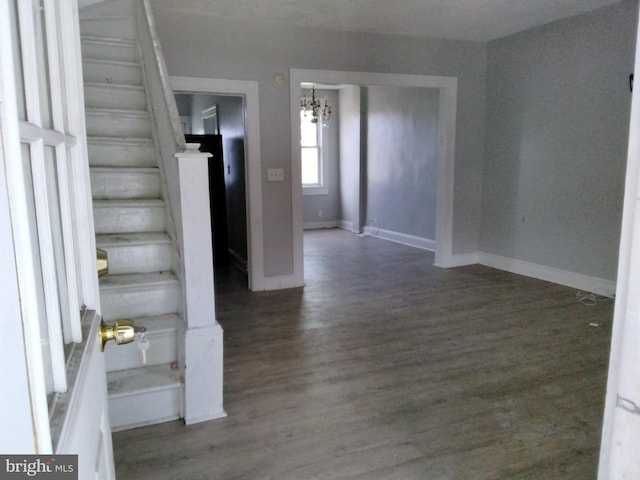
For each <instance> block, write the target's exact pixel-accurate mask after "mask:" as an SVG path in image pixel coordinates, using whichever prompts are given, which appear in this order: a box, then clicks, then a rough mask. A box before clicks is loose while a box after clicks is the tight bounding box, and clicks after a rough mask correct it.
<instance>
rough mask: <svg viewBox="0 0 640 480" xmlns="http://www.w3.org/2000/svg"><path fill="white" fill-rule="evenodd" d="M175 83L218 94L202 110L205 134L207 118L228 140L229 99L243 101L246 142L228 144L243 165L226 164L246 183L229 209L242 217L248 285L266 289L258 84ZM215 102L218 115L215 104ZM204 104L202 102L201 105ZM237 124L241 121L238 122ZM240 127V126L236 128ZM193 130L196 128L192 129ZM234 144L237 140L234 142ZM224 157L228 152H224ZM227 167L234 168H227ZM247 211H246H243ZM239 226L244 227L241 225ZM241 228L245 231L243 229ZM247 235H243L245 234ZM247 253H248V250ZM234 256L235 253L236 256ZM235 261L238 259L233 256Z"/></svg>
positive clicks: (188, 90)
mask: <svg viewBox="0 0 640 480" xmlns="http://www.w3.org/2000/svg"><path fill="white" fill-rule="evenodd" d="M171 84H172V87H173V90H174V92H176V93H177V94H185V95H199V96H202V98H205V97H212V96H213V97H216V100H215V102H214V103H213V104H208V105H206V106H205V107H204V108H202V109H201V110H200V112H201V113H202V111H207V110H208V112H209V116H208V117H206V118H204V119H203V123H202V130H201V133H205V132H204V130H205V121H207V120H208V122H206V123H207V124H208V125H210V127H209V128H211V129H213V131H215V129H216V128H218V133H221V134H222V137H223V139H224V137H225V134H224V128H225V127H224V126H223V123H224V122H225V120H224V113H223V106H224V105H225V103H226V102H236V103H237V102H240V103H241V108H240V109H239V110H236V116H240V117H241V118H242V122H243V126H242V132H243V133H244V136H243V137H242V141H241V142H240V141H236V142H235V146H234V145H231V146H229V147H228V149H229V151H236V153H237V152H240V154H239V155H238V158H243V160H244V161H243V163H242V167H241V166H240V165H239V164H238V165H236V166H235V167H234V166H233V165H227V164H226V163H225V172H224V173H225V175H226V176H229V172H230V174H231V175H237V176H238V178H237V179H236V180H237V182H238V184H242V186H243V190H236V191H235V193H237V192H238V191H241V192H243V193H242V194H241V195H240V196H241V197H242V198H241V199H240V200H238V197H237V196H236V197H234V199H233V203H231V205H229V202H231V199H229V197H227V198H228V199H229V202H228V204H227V211H228V212H230V211H231V210H230V209H231V208H233V218H236V219H238V218H239V219H241V221H238V222H236V223H234V227H233V228H235V229H236V233H235V234H238V236H239V237H243V238H244V239H245V241H244V242H245V243H244V251H242V250H241V252H242V253H243V254H244V255H240V256H241V257H242V256H244V257H245V259H246V267H245V268H246V271H247V285H248V288H249V289H250V290H252V291H259V290H264V284H265V280H264V256H263V245H262V238H263V234H262V224H261V220H260V215H261V212H262V185H261V178H260V149H259V146H260V132H259V99H258V83H257V82H249V81H231V80H219V79H205V78H191V77H172V78H171ZM213 105H215V106H216V109H214V110H215V115H212V113H213V111H212V110H211V107H212V106H213ZM201 106H202V105H201ZM238 111H240V114H238V113H237V112H238ZM236 125H237V122H236ZM236 129H237V127H236ZM191 133H192V134H194V133H196V131H194V130H193V129H191ZM227 136H229V138H230V139H231V138H234V137H237V138H240V135H236V134H232V135H227ZM231 143H233V142H231ZM224 150H225V148H224V145H223V156H224V155H226V152H224ZM227 167H230V168H229V170H227ZM242 212H244V214H242ZM238 225H240V227H239V228H238ZM238 230H242V232H239V231H238ZM242 234H243V235H242ZM245 252H246V253H245ZM232 256H233V255H232ZM231 261H234V259H232V260H231Z"/></svg>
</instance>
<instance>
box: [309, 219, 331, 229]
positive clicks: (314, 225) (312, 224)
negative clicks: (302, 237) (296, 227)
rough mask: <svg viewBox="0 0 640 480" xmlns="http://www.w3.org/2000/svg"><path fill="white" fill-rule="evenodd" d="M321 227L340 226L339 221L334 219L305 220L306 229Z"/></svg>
mask: <svg viewBox="0 0 640 480" xmlns="http://www.w3.org/2000/svg"><path fill="white" fill-rule="evenodd" d="M320 228H338V221H337V220H332V221H328V222H304V229H305V230H318V229H320Z"/></svg>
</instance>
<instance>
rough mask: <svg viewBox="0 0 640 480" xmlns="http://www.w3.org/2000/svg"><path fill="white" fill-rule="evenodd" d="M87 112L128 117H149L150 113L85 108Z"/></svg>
mask: <svg viewBox="0 0 640 480" xmlns="http://www.w3.org/2000/svg"><path fill="white" fill-rule="evenodd" d="M85 112H86V113H87V114H93V115H114V114H115V115H124V116H127V117H149V112H148V111H146V110H139V109H137V108H132V109H128V108H107V107H89V106H85Z"/></svg>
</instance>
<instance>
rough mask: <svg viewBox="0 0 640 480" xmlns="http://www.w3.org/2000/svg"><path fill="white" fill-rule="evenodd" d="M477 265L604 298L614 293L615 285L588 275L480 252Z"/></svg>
mask: <svg viewBox="0 0 640 480" xmlns="http://www.w3.org/2000/svg"><path fill="white" fill-rule="evenodd" d="M478 263H480V264H481V265H485V266H487V267H492V268H497V269H499V270H504V271H507V272H511V273H516V274H518V275H525V276H527V277H531V278H537V279H539V280H545V281H547V282H552V283H557V284H559V285H564V286H566V287H571V288H575V289H577V290H584V291H586V292H591V293H595V294H598V295H603V296H605V297H613V296H614V295H615V291H616V283H615V282H612V281H610V280H605V279H602V278H597V277H590V276H588V275H582V274H580V273H575V272H569V271H566V270H560V269H559V268H554V267H549V266H547V265H540V264H537V263H531V262H526V261H524V260H518V259H515V258H508V257H501V256H499V255H493V254H490V253H482V252H481V253H478Z"/></svg>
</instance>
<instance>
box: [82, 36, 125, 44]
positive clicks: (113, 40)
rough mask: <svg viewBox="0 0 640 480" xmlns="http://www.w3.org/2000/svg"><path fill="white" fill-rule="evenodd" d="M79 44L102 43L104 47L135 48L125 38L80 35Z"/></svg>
mask: <svg viewBox="0 0 640 480" xmlns="http://www.w3.org/2000/svg"><path fill="white" fill-rule="evenodd" d="M80 42H81V43H82V42H89V43H102V44H105V45H117V46H120V47H135V45H136V44H135V42H134V41H133V40H127V39H125V38H116V37H96V36H91V35H81V36H80Z"/></svg>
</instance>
